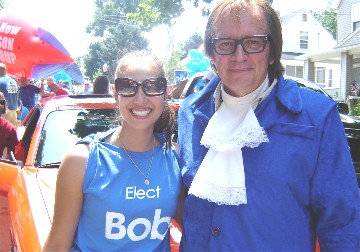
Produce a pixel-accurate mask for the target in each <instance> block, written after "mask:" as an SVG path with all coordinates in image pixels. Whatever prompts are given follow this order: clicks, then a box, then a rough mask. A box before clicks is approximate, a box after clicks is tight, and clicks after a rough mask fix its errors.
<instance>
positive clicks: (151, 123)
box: [43, 51, 181, 251]
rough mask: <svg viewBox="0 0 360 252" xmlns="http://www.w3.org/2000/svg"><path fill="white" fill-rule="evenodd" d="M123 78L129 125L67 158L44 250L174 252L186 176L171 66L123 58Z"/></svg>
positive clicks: (119, 88) (119, 75)
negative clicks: (170, 89) (170, 88)
mask: <svg viewBox="0 0 360 252" xmlns="http://www.w3.org/2000/svg"><path fill="white" fill-rule="evenodd" d="M115 76H116V79H115V90H114V93H115V100H116V102H117V105H118V110H119V113H120V115H121V118H122V122H121V125H122V126H121V127H119V128H117V129H113V130H110V131H108V132H106V133H98V134H95V135H91V136H89V137H87V138H85V139H83V140H82V141H81V142H80V143H79V144H77V145H76V146H75V149H74V150H70V151H69V153H68V154H67V155H66V156H65V158H64V160H63V161H62V163H61V165H60V169H59V174H58V178H57V185H56V195H55V209H54V218H53V223H52V227H51V231H50V234H49V237H48V239H47V241H46V242H45V245H44V250H43V251H69V250H71V251H75V250H76V251H170V239H169V224H170V221H171V219H172V218H173V217H174V215H175V211H176V208H177V205H178V197H179V195H180V190H181V174H180V168H179V165H178V162H177V153H176V151H175V149H174V147H173V145H172V142H171V134H172V130H173V126H174V123H175V117H174V116H175V114H174V112H173V111H172V110H171V108H170V107H169V105H168V104H167V103H166V86H167V81H166V79H165V71H164V67H163V64H162V62H161V61H160V60H159V59H158V57H156V56H155V55H153V54H151V53H149V52H147V51H135V52H130V53H128V54H126V55H125V56H124V57H123V58H122V59H120V61H119V64H118V66H117V69H116V73H115ZM74 167H76V169H74Z"/></svg>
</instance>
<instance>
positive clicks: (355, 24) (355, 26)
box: [353, 21, 360, 31]
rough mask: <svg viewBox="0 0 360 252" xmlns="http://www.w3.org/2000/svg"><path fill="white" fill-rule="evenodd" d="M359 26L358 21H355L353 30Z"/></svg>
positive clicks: (359, 22)
mask: <svg viewBox="0 0 360 252" xmlns="http://www.w3.org/2000/svg"><path fill="white" fill-rule="evenodd" d="M359 27H360V21H357V22H354V23H353V31H355V30H356V29H357V28H359Z"/></svg>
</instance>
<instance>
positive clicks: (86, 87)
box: [78, 81, 93, 95]
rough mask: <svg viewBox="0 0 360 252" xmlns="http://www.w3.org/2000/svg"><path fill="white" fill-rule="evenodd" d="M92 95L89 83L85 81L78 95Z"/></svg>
mask: <svg viewBox="0 0 360 252" xmlns="http://www.w3.org/2000/svg"><path fill="white" fill-rule="evenodd" d="M92 93H93V91H92V88H91V85H90V82H88V81H85V82H84V84H83V90H81V91H80V92H79V93H78V94H79V95H88V94H92Z"/></svg>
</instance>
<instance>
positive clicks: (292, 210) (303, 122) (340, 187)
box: [179, 0, 360, 251]
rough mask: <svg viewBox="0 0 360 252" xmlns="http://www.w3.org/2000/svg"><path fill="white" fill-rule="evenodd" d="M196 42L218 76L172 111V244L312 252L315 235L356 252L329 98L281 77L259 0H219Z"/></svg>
mask: <svg viewBox="0 0 360 252" xmlns="http://www.w3.org/2000/svg"><path fill="white" fill-rule="evenodd" d="M204 46H205V53H206V54H207V55H208V57H209V58H210V59H211V63H212V67H213V69H214V71H215V72H216V73H217V75H218V77H215V78H214V79H213V80H212V81H211V82H210V83H209V84H208V85H207V86H205V87H204V89H202V90H201V91H199V92H197V93H195V94H193V95H192V96H190V97H188V98H187V99H186V100H185V101H184V103H183V104H182V105H181V108H180V111H179V144H180V150H181V152H180V165H181V167H182V175H183V181H184V184H185V187H186V188H187V189H188V195H187V196H186V198H185V200H184V207H183V237H182V241H181V250H182V251H314V250H315V246H316V241H317V240H318V242H319V244H320V247H321V250H324V251H359V248H360V245H359V244H360V200H359V190H358V187H357V181H356V176H355V172H354V167H353V164H352V160H351V156H350V152H349V147H348V144H347V140H346V137H345V132H344V128H343V125H342V123H341V120H340V117H339V113H338V110H337V107H336V103H335V102H334V101H332V100H330V99H329V98H327V97H325V96H324V95H321V94H318V93H316V92H313V91H311V90H307V89H303V88H299V87H298V86H297V84H296V83H295V82H294V81H292V80H284V78H283V76H282V73H283V66H282V65H281V62H280V58H281V51H282V49H281V46H282V34H281V25H280V21H279V18H278V15H277V14H276V12H275V11H274V10H273V9H272V7H271V6H270V4H269V3H268V1H265V0H222V1H220V2H219V3H218V4H217V5H216V7H215V8H214V10H213V11H212V12H211V13H210V16H209V20H208V24H207V27H206V31H205V39H204ZM189 132H191V133H190V134H189Z"/></svg>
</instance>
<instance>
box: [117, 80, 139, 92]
mask: <svg viewBox="0 0 360 252" xmlns="http://www.w3.org/2000/svg"><path fill="white" fill-rule="evenodd" d="M115 88H116V92H117V93H118V94H119V95H122V96H133V95H135V93H136V89H137V86H136V82H133V81H132V80H131V79H126V78H119V79H116V80H115Z"/></svg>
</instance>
